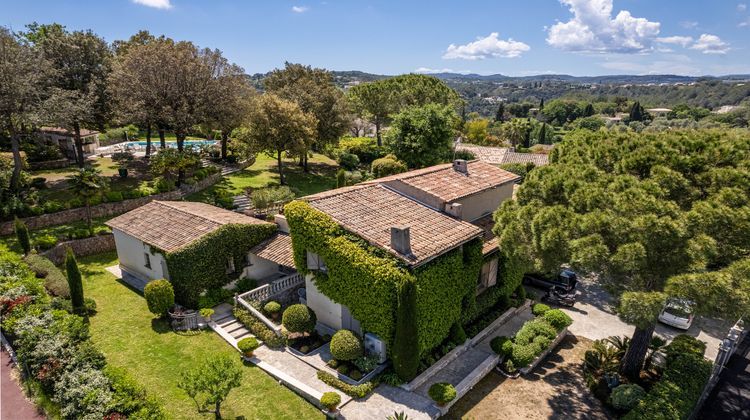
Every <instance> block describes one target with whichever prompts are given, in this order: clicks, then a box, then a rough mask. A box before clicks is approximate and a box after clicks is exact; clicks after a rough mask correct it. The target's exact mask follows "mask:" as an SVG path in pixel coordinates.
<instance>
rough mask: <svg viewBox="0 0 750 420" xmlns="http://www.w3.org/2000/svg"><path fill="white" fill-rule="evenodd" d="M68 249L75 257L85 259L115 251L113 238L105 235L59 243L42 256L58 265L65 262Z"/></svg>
mask: <svg viewBox="0 0 750 420" xmlns="http://www.w3.org/2000/svg"><path fill="white" fill-rule="evenodd" d="M68 248H70V249H72V250H73V253H74V254H75V255H76V257H85V256H87V255H95V254H100V253H102V252H107V251H113V250H114V249H115V236H114V235H112V234H107V235H98V236H92V237H90V238H85V239H74V240H72V241H67V242H61V243H59V244H57V245H55V246H54V247H53V248H51V249H49V250H47V251H45V252H43V253H42V255H44V256H45V257H47V258H49V260H50V261H52V262H53V263H55V265H60V264H62V263H63V262H64V261H65V253H66V252H67V249H68Z"/></svg>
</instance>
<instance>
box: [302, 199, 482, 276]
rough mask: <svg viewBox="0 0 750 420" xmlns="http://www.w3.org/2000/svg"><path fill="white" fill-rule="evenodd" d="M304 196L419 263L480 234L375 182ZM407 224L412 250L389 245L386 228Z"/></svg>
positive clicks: (341, 221) (352, 229)
mask: <svg viewBox="0 0 750 420" xmlns="http://www.w3.org/2000/svg"><path fill="white" fill-rule="evenodd" d="M305 200H306V201H308V202H310V204H311V205H312V206H313V207H315V208H316V209H318V210H320V211H322V212H324V213H326V214H327V215H329V216H331V217H332V218H333V219H334V220H335V221H336V222H337V223H339V224H340V225H341V226H342V227H343V228H344V229H347V230H349V231H350V232H352V233H354V234H356V235H358V236H360V237H361V238H363V239H365V240H366V241H368V242H370V243H371V244H373V245H375V246H378V247H380V248H382V249H385V250H387V251H389V252H391V253H393V254H394V255H396V256H398V257H399V258H401V259H403V260H404V261H406V262H407V263H409V264H412V265H419V264H421V263H424V262H426V261H428V260H430V259H432V258H434V257H436V256H438V255H440V254H442V253H444V252H446V251H449V250H451V249H453V248H455V247H457V246H459V245H461V244H462V243H464V242H467V241H469V240H471V239H473V238H477V237H480V236H481V235H482V230H481V229H479V228H478V227H476V226H473V225H471V224H469V223H466V222H462V221H460V220H456V219H453V218H451V217H449V216H447V215H445V214H443V213H440V212H437V211H435V210H433V209H430V208H429V207H426V206H424V205H422V204H419V203H418V202H416V201H414V200H412V199H409V198H407V197H405V196H403V195H401V194H399V193H397V192H395V191H392V190H390V189H389V188H387V187H385V186H383V185H379V184H369V185H360V186H357V187H356V188H343V189H337V190H333V191H330V192H329V193H328V194H325V195H323V196H321V195H316V196H308V197H305ZM401 225H404V226H408V227H409V228H410V235H411V250H412V254H411V255H408V256H405V255H401V254H399V253H398V252H396V251H395V250H393V249H392V248H391V236H390V235H391V234H390V228H391V227H393V226H401Z"/></svg>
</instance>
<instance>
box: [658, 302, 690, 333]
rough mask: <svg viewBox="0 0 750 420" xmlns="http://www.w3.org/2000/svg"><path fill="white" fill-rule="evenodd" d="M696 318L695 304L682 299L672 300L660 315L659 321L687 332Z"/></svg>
mask: <svg viewBox="0 0 750 420" xmlns="http://www.w3.org/2000/svg"><path fill="white" fill-rule="evenodd" d="M694 317H695V303H694V302H692V301H690V300H687V299H680V298H670V299H669V300H667V303H666V304H665V305H664V309H662V310H661V313H660V314H659V321H660V322H662V323H664V324H667V325H669V326H672V327H675V328H679V329H681V330H687V329H688V328H690V325H691V324H692V323H693V318H694Z"/></svg>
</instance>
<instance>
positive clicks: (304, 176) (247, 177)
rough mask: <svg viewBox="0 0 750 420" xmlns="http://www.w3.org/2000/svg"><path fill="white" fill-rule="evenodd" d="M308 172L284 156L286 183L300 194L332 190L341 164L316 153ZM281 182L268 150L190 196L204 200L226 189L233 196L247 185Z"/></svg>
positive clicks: (256, 186)
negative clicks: (215, 192)
mask: <svg viewBox="0 0 750 420" xmlns="http://www.w3.org/2000/svg"><path fill="white" fill-rule="evenodd" d="M308 166H309V168H310V170H309V172H307V173H306V172H304V171H303V170H302V168H300V167H299V166H297V163H296V161H295V160H294V159H284V175H285V176H286V179H287V184H288V185H289V186H290V187H292V189H294V190H295V192H296V193H297V194H298V195H299V196H304V195H310V194H315V193H318V192H321V191H326V190H330V189H331V188H334V187H335V186H336V171H337V170H338V164H337V163H336V161H335V160H333V159H330V158H328V157H327V156H324V155H320V154H317V153H316V154H314V155H313V157H312V158H310V160H309V162H308ZM271 185H279V172H278V170H277V169H276V159H275V158H272V157H269V156H268V155H266V154H265V153H261V154H258V156H257V157H256V160H255V163H254V164H253V165H252V166H250V167H248V168H245V169H244V170H242V171H239V172H235V173H233V174H231V175H228V176H225V177H224V179H223V180H222V181H221V182H219V183H217V184H216V185H214V186H212V187H211V188H207V189H205V190H204V191H202V192H200V193H197V194H193V195H190V196H188V197H187V199H188V200H191V201H203V199H204V198H205V197H207V196H210V195H211V194H212V193H213V192H214V191H216V190H217V189H225V190H227V191H229V192H230V193H231V194H232V195H239V194H242V193H243V192H244V191H245V189H246V188H263V187H268V186H271Z"/></svg>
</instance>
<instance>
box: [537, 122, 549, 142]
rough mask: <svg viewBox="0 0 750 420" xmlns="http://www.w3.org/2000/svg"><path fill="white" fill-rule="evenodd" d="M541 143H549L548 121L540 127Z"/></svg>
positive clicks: (539, 140)
mask: <svg viewBox="0 0 750 420" xmlns="http://www.w3.org/2000/svg"><path fill="white" fill-rule="evenodd" d="M537 142H538V143H539V144H547V123H542V128H540V129H539V139H538V140H537Z"/></svg>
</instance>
